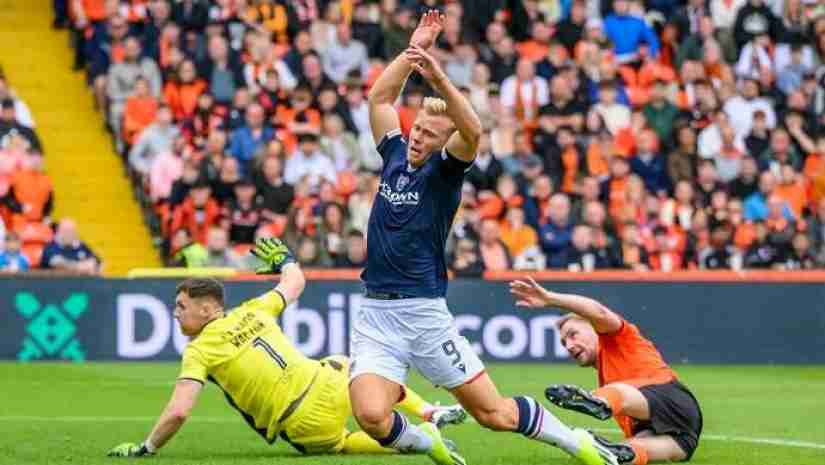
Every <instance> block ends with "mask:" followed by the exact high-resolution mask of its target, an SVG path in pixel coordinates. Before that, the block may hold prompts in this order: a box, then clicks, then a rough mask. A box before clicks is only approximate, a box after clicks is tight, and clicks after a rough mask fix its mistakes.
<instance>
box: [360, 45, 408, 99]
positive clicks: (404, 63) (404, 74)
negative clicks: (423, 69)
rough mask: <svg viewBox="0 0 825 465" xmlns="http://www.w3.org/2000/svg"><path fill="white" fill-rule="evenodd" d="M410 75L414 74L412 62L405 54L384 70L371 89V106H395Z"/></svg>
mask: <svg viewBox="0 0 825 465" xmlns="http://www.w3.org/2000/svg"><path fill="white" fill-rule="evenodd" d="M410 73H412V67H411V66H410V60H408V59H407V57H406V56H405V55H404V54H403V53H402V54H400V55H398V56H397V57H395V60H393V61H392V62H390V64H389V65H387V67H386V68H384V71H382V72H381V75H379V76H378V79H376V80H375V83H374V84H373V85H372V87H371V88H370V93H369V96H368V99H369V103H370V105H377V104H389V105H393V104H395V101H396V100H398V97H399V96H400V95H401V91H402V90H404V85H405V84H406V82H407V78H408V77H409V76H410Z"/></svg>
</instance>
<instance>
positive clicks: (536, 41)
mask: <svg viewBox="0 0 825 465" xmlns="http://www.w3.org/2000/svg"><path fill="white" fill-rule="evenodd" d="M552 35H553V29H551V28H550V26H548V25H547V24H546V23H544V22H543V21H534V22H533V26H532V27H531V29H530V40H526V41H524V42H520V43H519V44H518V45H516V50H517V51H518V54H519V56H521V57H522V58H527V59H528V60H530V61H532V62H533V63H536V62H539V61H541V60H543V59H544V58H546V57H547V53H548V52H550V37H551V36H552Z"/></svg>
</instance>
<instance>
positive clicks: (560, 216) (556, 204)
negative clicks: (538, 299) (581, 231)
mask: <svg viewBox="0 0 825 465" xmlns="http://www.w3.org/2000/svg"><path fill="white" fill-rule="evenodd" d="M549 212H550V217H549V221H548V222H547V224H545V225H544V226H542V227H541V230H540V231H539V237H540V240H541V248H542V251H543V252H544V254H545V255H546V256H547V266H548V267H550V268H561V267H563V266H564V254H565V250H566V249H567V247H569V246H570V241H571V238H572V234H573V225H572V224H571V222H570V198H569V197H568V196H567V195H565V194H554V195H553V196H552V197H551V198H550V205H549Z"/></svg>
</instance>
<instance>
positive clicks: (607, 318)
mask: <svg viewBox="0 0 825 465" xmlns="http://www.w3.org/2000/svg"><path fill="white" fill-rule="evenodd" d="M510 293H511V294H513V295H514V296H515V297H516V305H517V306H519V307H528V308H543V307H555V308H560V309H562V310H565V311H568V312H571V313H575V314H576V315H578V316H580V317H582V318H584V319H585V320H587V321H589V322H590V324H591V325H593V328H595V330H596V332H597V333H614V332H616V331H618V330H620V329H621V328H622V319H621V317H619V315H617V314H616V313H614V312H613V311H612V310H610V309H609V308H607V307H606V306H604V305H602V304H601V303H600V302H598V301H597V300H594V299H591V298H589V297H584V296H581V295H576V294H561V293H558V292H551V291H548V290H547V289H545V288H543V287H541V286H540V285H539V284H538V283H537V282H536V281H535V280H534V279H533V278H530V277H528V278H527V280H526V281H521V280H516V281H513V282H511V283H510Z"/></svg>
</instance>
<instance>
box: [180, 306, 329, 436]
mask: <svg viewBox="0 0 825 465" xmlns="http://www.w3.org/2000/svg"><path fill="white" fill-rule="evenodd" d="M284 306H285V301H284V298H283V296H282V295H281V294H280V293H279V292H277V291H270V292H268V293H266V294H264V295H262V296H260V297H258V298H255V299H252V300H248V301H246V302H244V303H243V304H242V305H240V306H239V307H236V308H234V309H232V310H231V311H229V312H228V313H226V316H224V317H223V318H219V319H217V320H214V321H211V322H210V323H209V324H207V325H206V326H205V327H204V328H203V331H201V333H200V334H198V336H197V337H195V338H194V339H192V340H191V341H190V342H189V344H188V345H187V346H186V349H185V350H184V352H183V359H182V360H181V371H180V376H179V377H178V379H191V380H195V381H199V382H201V383H204V382H205V381H207V380H209V381H212V382H213V383H215V384H216V385H217V386H218V387H220V388H221V390H222V391H223V393H224V395H225V396H226V400H227V401H228V402H229V404H230V405H231V406H232V407H234V408H235V409H236V410H238V411H239V412H240V414H241V415H242V416H243V417H244V419H245V420H246V422H247V423H249V425H250V426H251V427H252V428H254V429H255V430H256V431H257V432H258V433H259V434H260V435H261V436H263V437H264V439H266V440H267V441H268V442H270V443H272V442H274V441H275V439H276V438H277V435H278V433H279V432H280V430H281V423H282V422H283V421H284V420H286V419H287V418H288V417H289V416H290V415H291V414H292V413H293V412H294V410H295V409H296V408H297V407H298V404H299V403H300V401H301V400H302V399H303V398H304V397H305V396H306V394H307V392H308V390H309V388H310V387H311V385H312V384H313V381H314V380H315V377H316V376H317V374H318V370H319V368H320V363H319V362H317V361H315V360H311V359H309V358H307V357H305V356H304V355H303V354H302V353H301V352H299V351H298V349H297V348H295V346H294V345H292V343H291V342H290V341H289V339H287V337H286V336H285V335H284V333H283V332H282V331H281V328H280V327H279V326H278V324H277V323H276V322H275V317H276V316H277V315H279V314H280V313H281V312H282V311H283V310H284Z"/></svg>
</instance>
